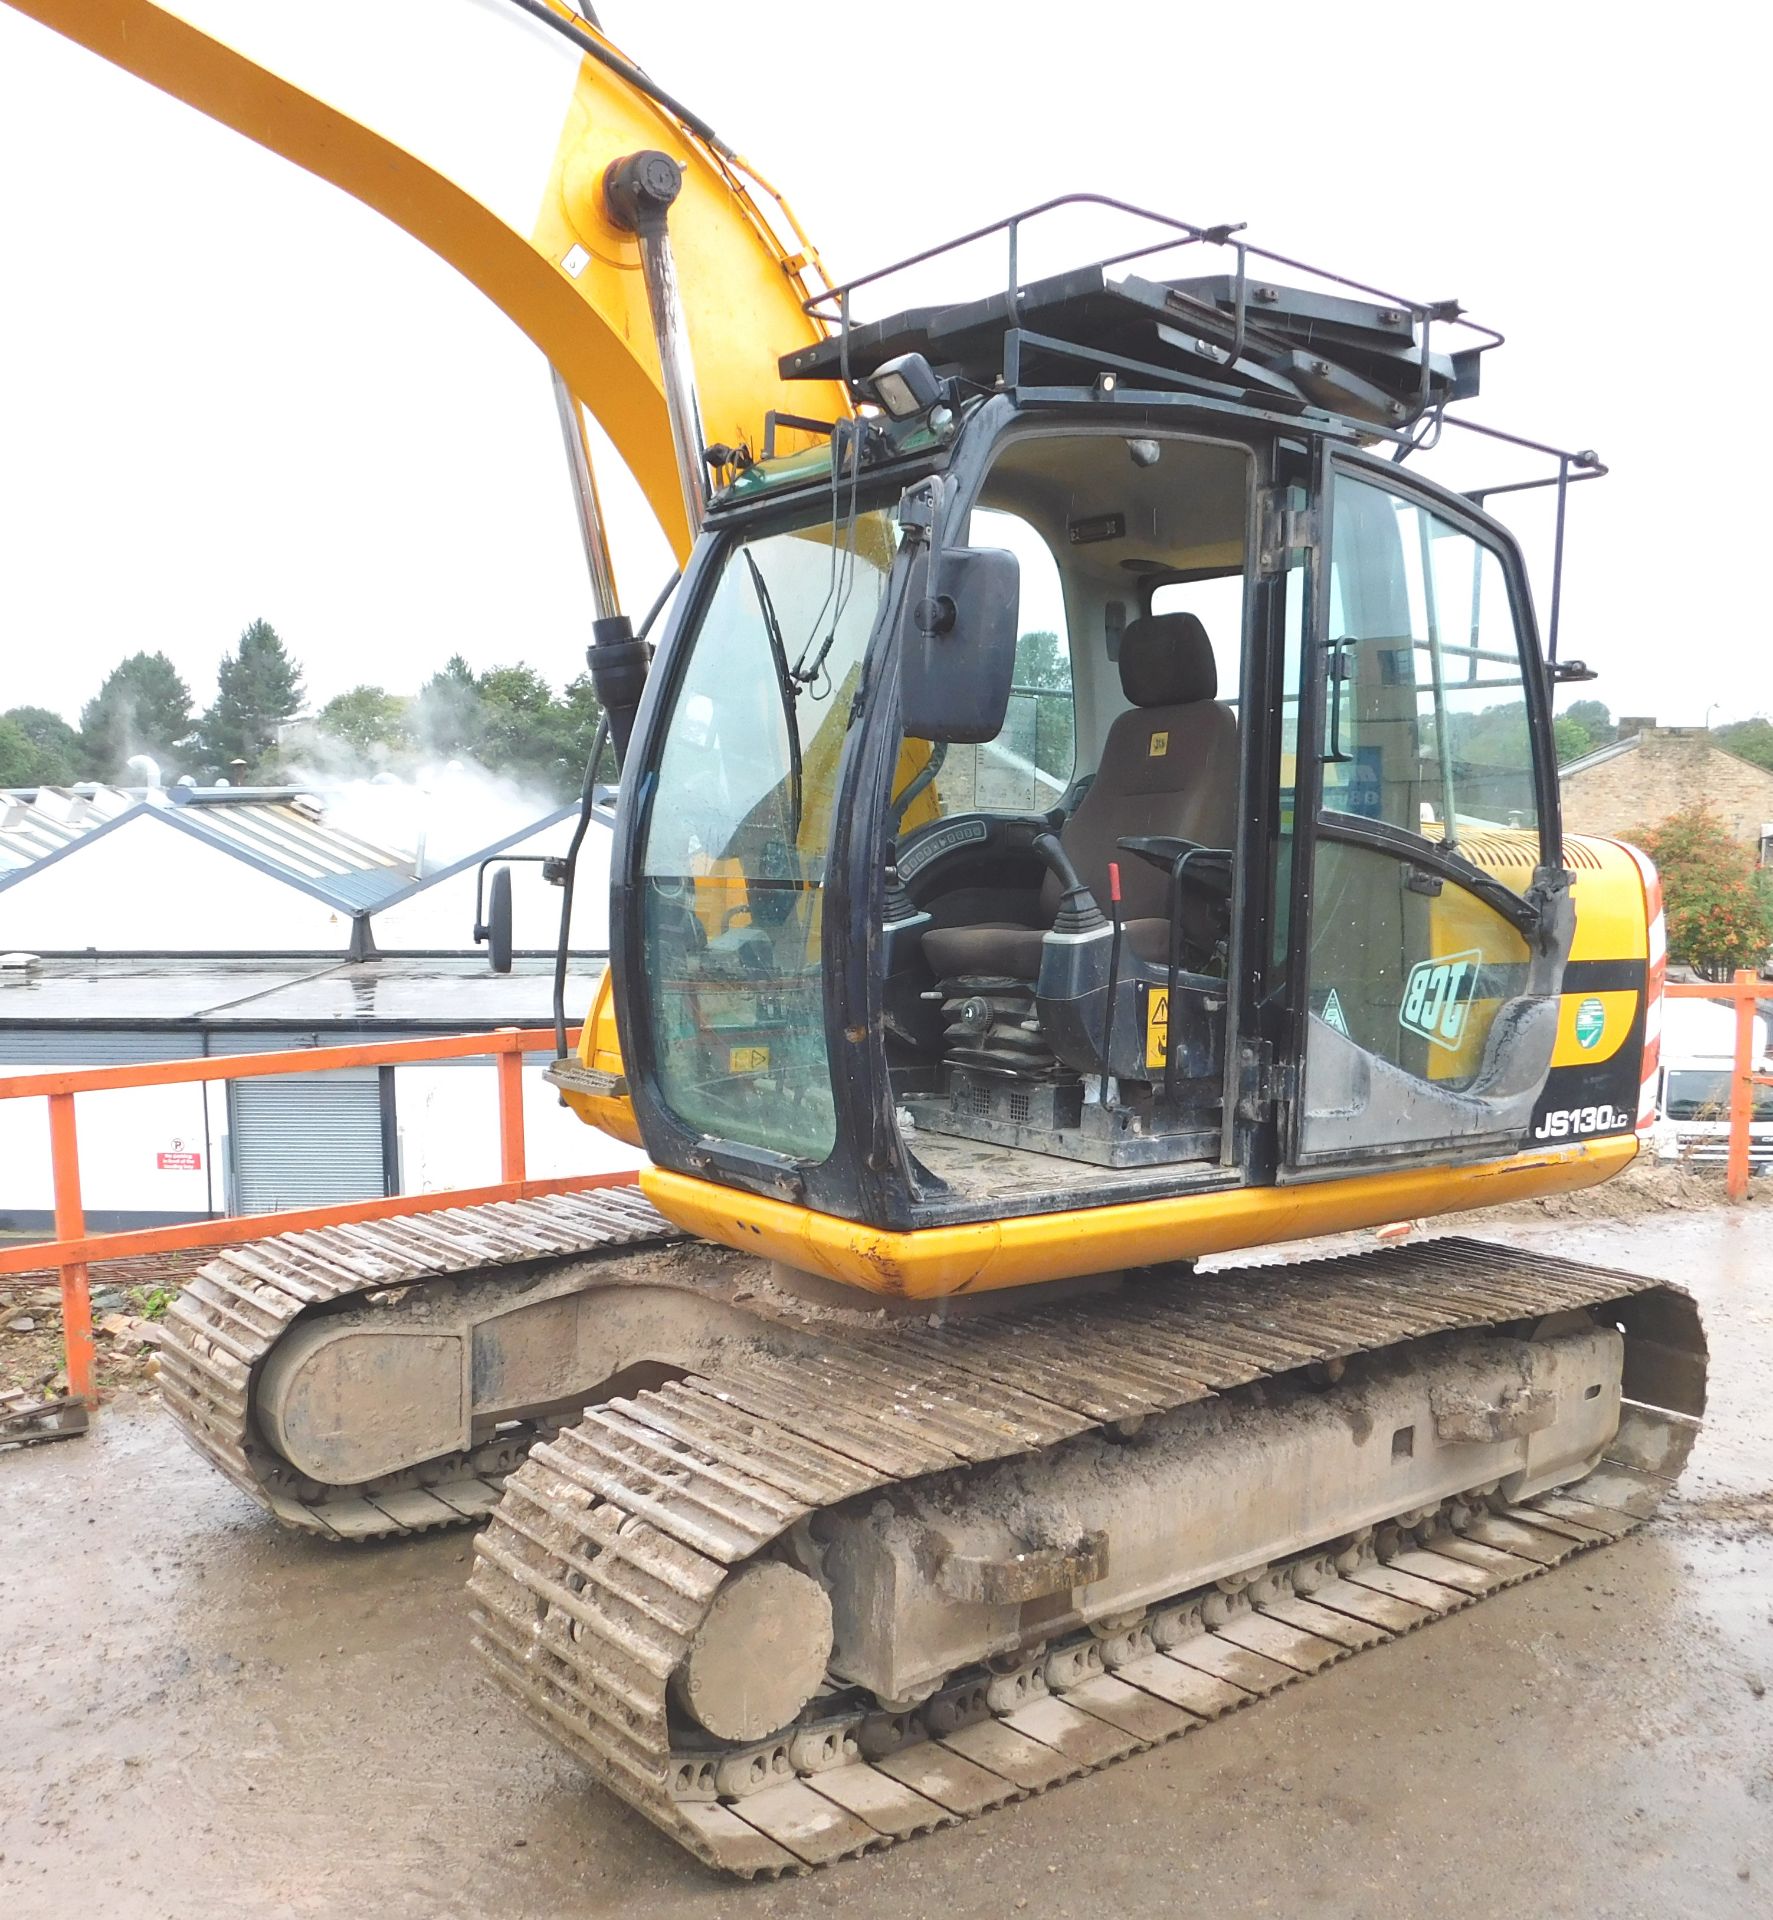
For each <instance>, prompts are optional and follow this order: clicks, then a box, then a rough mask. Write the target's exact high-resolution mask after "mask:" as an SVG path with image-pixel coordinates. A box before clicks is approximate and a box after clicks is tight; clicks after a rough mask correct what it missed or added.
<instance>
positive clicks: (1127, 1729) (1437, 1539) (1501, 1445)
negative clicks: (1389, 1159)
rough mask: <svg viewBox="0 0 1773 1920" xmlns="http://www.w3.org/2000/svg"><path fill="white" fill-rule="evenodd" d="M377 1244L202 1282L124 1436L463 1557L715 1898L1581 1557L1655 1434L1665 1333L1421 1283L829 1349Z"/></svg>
mask: <svg viewBox="0 0 1773 1920" xmlns="http://www.w3.org/2000/svg"><path fill="white" fill-rule="evenodd" d="M501 1216H502V1217H501ZM399 1234H400V1235H402V1236H416V1237H409V1238H407V1239H406V1240H405V1243H404V1245H401V1244H400V1243H398V1242H392V1241H390V1239H389V1238H387V1237H385V1230H384V1229H382V1228H379V1227H378V1228H375V1229H343V1230H332V1233H331V1234H330V1235H329V1234H328V1233H324V1232H323V1233H319V1234H311V1235H301V1236H291V1237H289V1238H288V1239H286V1240H282V1241H276V1242H269V1243H265V1244H263V1245H261V1246H260V1247H258V1248H249V1249H242V1250H239V1251H237V1252H235V1253H230V1254H228V1255H225V1256H223V1258H222V1259H221V1260H218V1261H217V1262H215V1263H214V1264H212V1266H211V1267H210V1268H209V1269H208V1270H207V1271H206V1273H205V1275H204V1276H202V1277H201V1278H200V1279H199V1280H198V1281H196V1282H194V1283H193V1285H192V1287H191V1288H190V1289H189V1290H188V1293H187V1295H186V1299H185V1301H184V1302H183V1303H182V1304H181V1307H180V1308H179V1309H178V1310H177V1317H176V1320H175V1321H174V1322H173V1341H172V1344H171V1346H170V1347H169V1350H168V1355H167V1374H166V1383H167V1390H168V1399H169V1403H170V1404H171V1405H172V1406H173V1408H174V1411H175V1413H176V1414H177V1415H178V1417H179V1419H180V1421H181V1424H183V1425H184V1426H185V1428H186V1430H187V1432H188V1433H189V1434H190V1435H191V1437H192V1438H193V1439H194V1440H195V1441H196V1442H197V1444H198V1445H199V1446H200V1447H202V1449H203V1450H204V1451H205V1452H206V1453H207V1454H208V1455H209V1457H210V1458H211V1459H213V1460H215V1461H216V1462H217V1463H218V1464H220V1465H222V1466H223V1467H224V1468H225V1469H226V1470H227V1471H229V1472H230V1473H231V1475H232V1476H233V1477H234V1478H235V1479H236V1481H237V1482H239V1483H240V1484H242V1485H244V1486H246V1487H248V1489H249V1490H250V1491H252V1492H253V1493H254V1494H255V1497H257V1498H259V1499H260V1500H261V1501H263V1502H264V1503H265V1504H266V1505H267V1506H268V1507H270V1508H271V1510H272V1511H273V1512H274V1513H276V1514H277V1517H278V1518H279V1519H281V1520H283V1521H284V1522H285V1523H287V1524H291V1525H297V1526H302V1527H306V1528H309V1529H311V1530H314V1531H318V1532H323V1533H327V1534H333V1535H337V1536H339V1537H341V1538H346V1539H351V1538H365V1537H370V1536H373V1535H375V1534H378V1533H391V1532H399V1531H411V1530H417V1529H421V1528H424V1527H429V1526H438V1525H449V1524H461V1523H463V1522H466V1521H470V1520H475V1519H480V1518H483V1517H485V1516H486V1515H487V1514H488V1513H489V1512H490V1513H491V1516H492V1517H491V1521H490V1524H489V1525H488V1526H487V1527H486V1529H485V1531H484V1532H483V1533H482V1534H481V1535H480V1537H479V1539H478V1541H477V1544H476V1567H475V1572H474V1575H473V1578H472V1581H471V1593H472V1597H473V1603H474V1617H475V1624H476V1644H477V1645H478V1646H479V1648H480V1649H481V1651H482V1653H483V1654H484V1656H485V1657H486V1659H487V1661H488V1663H489V1666H490V1668H491V1671H492V1673H493V1674H494V1675H495V1677H496V1678H497V1679H498V1680H499V1681H500V1682H501V1684H502V1685H503V1686H504V1687H505V1688H506V1689H507V1690H508V1691H509V1692H510V1693H511V1694H512V1695H513V1696H514V1698H515V1699H516V1700H517V1702H518V1703H519V1704H520V1705H521V1706H522V1707H523V1708H524V1709H525V1711H526V1712H527V1713H528V1714H529V1715H530V1716H531V1717H532V1718H533V1719H534V1720H535V1721H536V1722H537V1724H538V1725H539V1726H540V1727H541V1728H542V1729H543V1730H544V1731H545V1732H547V1733H548V1734H549V1735H550V1737H552V1738H554V1739H555V1740H557V1741H559V1742H560V1743H562V1744H563V1745H565V1746H566V1747H567V1748H568V1749H569V1750H570V1751H572V1752H573V1753H574V1754H575V1755H576V1756H577V1757H578V1758H580V1759H581V1760H582V1761H583V1762H584V1763H585V1764H586V1765H587V1767H588V1768H589V1769H590V1770H591V1771H592V1772H593V1773H594V1774H595V1775H596V1777H597V1778H599V1779H600V1780H602V1781H603V1782H604V1783H605V1784H606V1785H608V1786H610V1787H612V1788H613V1789H614V1790H615V1791H616V1792H618V1793H620V1794H621V1795H622V1796H623V1797H624V1798H625V1799H627V1800H628V1801H630V1802H631V1803H632V1804H633V1805H635V1806H637V1807H638V1808H639V1809H640V1810H641V1811H642V1812H644V1813H645V1814H646V1815H647V1817H648V1818H649V1819H651V1820H653V1821H654V1822H656V1823H657V1824H658V1825H659V1826H661V1827H662V1828H664V1829H665V1830H666V1831H667V1832H669V1833H670V1834H672V1835H673V1837H675V1838H676V1839H677V1840H679V1841H680V1842H681V1843H682V1844H683V1845H684V1846H686V1847H687V1848H689V1849H690V1851H692V1852H693V1853H695V1854H696V1855H697V1856H698V1857H700V1858H701V1859H703V1860H704V1861H706V1862H708V1863H709V1864H711V1865H713V1866H716V1867H719V1868H722V1869H724V1870H726V1871H729V1872H733V1873H738V1874H745V1875H755V1874H766V1875H767V1874H776V1873H781V1872H787V1871H793V1870H799V1869H803V1868H805V1867H808V1866H814V1865H818V1864H821V1863H823V1862H824V1861H826V1860H829V1859H833V1858H837V1857H840V1856H843V1855H846V1854H851V1853H855V1852H860V1851H864V1850H867V1849H869V1848H873V1847H877V1846H881V1845H885V1844H887V1843H889V1842H890V1841H892V1840H894V1839H897V1838H900V1837H903V1836H904V1835H906V1834H909V1833H913V1832H917V1831H921V1830H924V1829H927V1828H930V1827H934V1826H939V1825H943V1824H946V1823H948V1822H951V1821H953V1820H957V1819H963V1818H967V1817H970V1816H972V1815H974V1814H976V1813H979V1812H983V1811H985V1810H986V1809H987V1808H989V1807H991V1806H994V1805H997V1804H999V1803H1001V1802H1002V1801H1004V1800H1008V1799H1012V1798H1016V1797H1019V1796H1021V1795H1023V1794H1026V1793H1029V1792H1033V1791H1037V1790H1040V1789H1042V1788H1044V1787H1046V1786H1048V1785H1051V1784H1053V1783H1055V1782H1056V1781H1058V1780H1061V1779H1063V1778H1065V1777H1067V1776H1069V1775H1070V1774H1073V1773H1076V1772H1079V1771H1083V1770H1087V1769H1089V1768H1091V1767H1095V1766H1098V1765H1101V1764H1104V1763H1105V1762H1107V1761H1108V1760H1112V1759H1115V1758H1118V1757H1120V1756H1121V1755H1123V1754H1127V1753H1131V1752H1134V1751H1137V1750H1139V1749H1140V1748H1142V1747H1145V1746H1149V1745H1151V1744H1153V1743H1155V1742H1157V1741H1160V1740H1165V1739H1169V1738H1173V1737H1175V1736H1177V1735H1179V1734H1181V1733H1183V1732H1187V1731H1190V1730H1192V1729H1194V1728H1196V1727H1198V1726H1200V1725H1202V1724H1203V1723H1204V1722H1205V1721H1207V1720H1209V1719H1213V1718H1216V1717H1218V1716H1219V1715H1220V1714H1222V1713H1224V1712H1227V1711H1230V1710H1231V1709H1233V1708H1234V1707H1237V1706H1241V1705H1245V1704H1247V1703H1248V1702H1250V1701H1251V1700H1253V1699H1255V1698H1257V1697H1259V1696H1261V1695H1263V1694H1266V1693H1268V1692H1271V1691H1273V1690H1274V1689H1275V1688H1277V1687H1279V1686H1282V1685H1285V1684H1289V1683H1290V1682H1291V1681H1292V1680H1294V1679H1296V1678H1299V1677H1301V1676H1302V1675H1304V1674H1307V1673H1311V1672H1315V1671H1317V1670H1318V1669H1319V1668H1320V1667H1322V1666H1325V1665H1328V1664H1330V1663H1331V1662H1333V1661H1335V1660H1339V1659H1341V1658H1343V1657H1345V1656H1346V1655H1348V1654H1350V1653H1353V1652H1357V1651H1360V1650H1362V1649H1363V1648H1365V1647H1367V1646H1370V1645H1373V1644H1377V1643H1378V1642H1380V1641H1382V1640H1384V1639H1387V1638H1390V1637H1392V1636H1393V1635H1395V1634H1397V1633H1399V1632H1403V1631H1407V1630H1408V1629H1410V1628H1411V1627H1414V1626H1416V1625H1420V1624H1423V1623H1425V1622H1426V1621H1427V1620H1429V1619H1433V1618H1437V1617H1439V1616H1440V1615H1441V1614H1444V1613H1446V1612H1449V1611H1452V1610H1454V1609H1456V1608H1459V1607H1462V1606H1465V1605H1468V1604H1470V1603H1471V1602H1472V1601H1473V1600H1475V1599H1478V1598H1481V1597H1483V1596H1484V1595H1485V1594H1487V1593H1489V1592H1492V1591H1495V1590H1497V1589H1498V1588H1500V1587H1502V1586H1506V1585H1510V1584H1514V1583H1515V1582H1517V1581H1519V1580H1522V1579H1526V1578H1528V1577H1530V1576H1531V1575H1533V1574H1535V1573H1537V1572H1540V1571H1542V1570H1544V1569H1545V1568H1546V1567H1548V1566H1550V1565H1554V1564H1556V1563H1557V1562H1558V1561H1560V1560H1562V1559H1564V1558H1566V1557H1567V1556H1568V1555H1569V1554H1571V1553H1574V1552H1577V1551H1580V1550H1582V1549H1584V1548H1586V1547H1588V1546H1592V1545H1598V1544H1602V1543H1604V1542H1605V1541H1607V1540H1610V1539H1612V1538H1616V1537H1617V1536H1618V1535H1620V1534H1621V1533H1623V1532H1625V1531H1628V1530H1629V1529H1630V1528H1632V1527H1634V1526H1635V1525H1637V1524H1638V1523H1639V1522H1640V1521H1641V1520H1642V1519H1644V1518H1645V1517H1647V1515H1648V1514H1649V1513H1650V1512H1651V1511H1653V1509H1654V1507H1655V1506H1656V1504H1657V1502H1658V1501H1659V1500H1660V1498H1661V1497H1662V1494H1663V1492H1664V1491H1665V1489H1666V1487H1667V1486H1668V1484H1669V1483H1670V1482H1671V1481H1672V1480H1673V1478H1674V1477H1675V1475H1676V1474H1678V1472H1679V1471H1680V1468H1681V1466H1682V1464H1683V1462H1684V1460H1685V1458H1686V1454H1687V1452H1688V1450H1689V1448H1690V1446H1691V1443H1692V1439H1693V1437H1694V1434H1695V1433H1696V1431H1697V1426H1698V1416H1699V1414H1700V1412H1701V1411H1702V1407H1703V1391H1704V1346H1703V1339H1702V1336H1701V1334H1700V1331H1699V1326H1698V1320H1697V1315H1696V1313H1695V1310H1694V1308H1693V1306H1692V1303H1691V1301H1690V1300H1689V1299H1688V1297H1687V1296H1686V1295H1685V1294H1684V1293H1682V1292H1681V1291H1679V1290H1678V1289H1675V1288H1671V1287H1668V1286H1664V1285H1659V1284H1652V1283H1650V1282H1647V1281H1644V1280H1641V1279H1638V1278H1636V1277H1634V1276H1631V1275H1628V1274H1622V1273H1614V1272H1608V1271H1604V1270H1598V1269H1593V1268H1588V1267H1583V1266H1579V1265H1576V1264H1574V1263H1571V1262H1566V1261H1560V1260H1556V1259H1551V1258H1546V1257H1544V1256H1540V1255H1537V1254H1534V1255H1527V1254H1523V1253H1518V1252H1514V1251H1511V1250H1508V1249H1505V1248H1501V1247H1496V1246H1490V1245H1485V1244H1482V1243H1478V1242H1472V1241H1465V1240H1455V1239H1448V1240H1440V1241H1432V1242H1425V1243H1423V1244H1421V1245H1419V1246H1413V1247H1405V1248H1398V1249H1392V1250H1388V1251H1385V1252H1379V1253H1371V1254H1364V1255H1359V1256H1350V1257H1346V1258H1340V1259H1330V1260H1315V1261H1309V1262H1305V1263H1301V1264H1296V1265H1289V1266H1270V1267H1259V1268H1249V1269H1241V1270H1238V1269H1232V1270H1225V1271H1221V1272H1217V1273H1214V1274H1212V1275H1200V1274H1195V1273H1191V1272H1190V1271H1189V1270H1187V1269H1186V1268H1164V1269H1148V1270H1144V1271H1142V1272H1140V1273H1137V1274H1132V1275H1126V1276H1120V1277H1117V1278H1114V1279H1110V1280H1107V1281H1103V1282H1098V1283H1094V1284H1092V1285H1090V1286H1088V1287H1086V1288H1083V1289H1081V1290H1080V1291H1078V1292H1077V1293H1075V1294H1074V1295H1073V1296H1072V1297H1069V1298H1066V1299H1063V1300H1059V1301H1054V1300H1053V1299H1052V1298H1051V1295H1050V1290H1043V1292H1044V1294H1045V1297H1042V1298H1040V1299H1039V1300H1038V1301H1034V1302H1030V1301H1029V1300H1026V1299H1020V1300H1019V1299H1017V1298H1015V1297H1013V1296H1011V1297H1008V1298H1007V1299H1005V1300H1002V1301H999V1302H998V1303H996V1304H995V1306H994V1309H993V1310H990V1311H982V1310H979V1309H978V1308H977V1307H976V1306H975V1307H971V1308H969V1307H968V1306H967V1305H966V1304H964V1303H961V1304H957V1305H955V1306H953V1307H951V1308H949V1309H946V1310H943V1311H938V1312H937V1313H935V1314H931V1313H930V1312H929V1311H928V1309H927V1304H926V1306H925V1307H924V1308H923V1309H922V1310H919V1311H917V1312H915V1313H913V1312H910V1311H906V1310H893V1309H891V1308H887V1309H879V1308H871V1309H869V1310H863V1309H858V1308H857V1307H855V1306H853V1305H847V1304H843V1305H832V1304H829V1303H828V1299H827V1298H821V1297H819V1296H818V1294H817V1292H816V1290H809V1289H805V1288H803V1287H801V1286H799V1285H798V1284H797V1283H795V1281H794V1280H793V1277H792V1276H788V1275H783V1274H779V1273H772V1272H771V1271H770V1269H769V1268H768V1267H767V1266H766V1265H765V1264H764V1263H763V1262H761V1261H758V1260H753V1259H747V1258H745V1257H743V1256H739V1255H735V1254H731V1253H728V1252H725V1251H723V1250H720V1249H716V1248H712V1247H709V1246H707V1245H705V1244H703V1243H700V1242H685V1241H682V1240H681V1239H679V1238H678V1237H677V1236H676V1235H675V1234H674V1232H673V1230H672V1229H671V1228H669V1227H668V1226H667V1225H666V1224H665V1223H664V1222H663V1221H662V1220H661V1219H659V1217H658V1216H657V1215H654V1214H652V1213H651V1210H650V1209H649V1208H648V1207H647V1206H646V1204H645V1202H644V1201H642V1200H640V1199H639V1197H638V1196H637V1195H634V1194H633V1193H631V1192H623V1191H620V1190H615V1191H608V1192H604V1193H590V1194H579V1195H574V1196H569V1197H562V1198H561V1199H559V1200H555V1201H539V1202H530V1203H513V1204H512V1205H511V1207H510V1208H509V1209H504V1208H482V1209H475V1210H471V1211H466V1212H463V1213H461V1214H458V1215H448V1214H443V1215H435V1216H431V1219H430V1221H429V1222H424V1221H410V1222H403V1223H401V1225H400V1228H399ZM548 1240H552V1242H553V1245H552V1249H551V1250H550V1249H548V1248H546V1247H544V1246H542V1245H541V1244H540V1243H541V1242H545V1241H548ZM470 1246H472V1247H474V1248H475V1249H476V1250H477V1252H478V1254H479V1264H478V1265H475V1266H472V1267H469V1266H467V1264H466V1258H465V1256H466V1254H467V1250H468V1248H469V1247H470ZM446 1247H448V1248H451V1249H453V1252H452V1253H451V1254H449V1255H448V1256H446V1255H445V1253H444V1249H445V1248H446ZM446 1257H449V1258H453V1259H455V1260H456V1261H457V1262H458V1270H457V1272H456V1273H455V1275H454V1276H453V1277H440V1276H439V1266H440V1263H441V1262H442V1261H443V1259H444V1258H446ZM426 1262H429V1265H428V1266H427V1265H426V1264H425V1263H426ZM500 1262H502V1263H503V1264H502V1267H501V1265H500V1264H499V1263H500ZM353 1269H354V1271H353ZM297 1289H300V1291H297ZM249 1327H256V1328H257V1329H258V1331H257V1332H256V1333H253V1334H249V1333H248V1331H247V1329H248V1328H249ZM224 1341H225V1342H227V1343H229V1344H231V1346H232V1347H233V1348H234V1349H236V1351H229V1350H228V1346H227V1345H224V1344H223V1343H224ZM255 1344H256V1351H255ZM374 1409H380V1413H379V1415H377V1416H376V1417H371V1415H372V1411H373V1410H374ZM427 1448H428V1449H430V1450H431V1451H430V1452H429V1453H428V1454H427V1453H425V1449H427ZM421 1455H423V1457H419V1456H421ZM526 1456H527V1457H526ZM520 1463H521V1464H520ZM501 1489H502V1493H501Z"/></svg>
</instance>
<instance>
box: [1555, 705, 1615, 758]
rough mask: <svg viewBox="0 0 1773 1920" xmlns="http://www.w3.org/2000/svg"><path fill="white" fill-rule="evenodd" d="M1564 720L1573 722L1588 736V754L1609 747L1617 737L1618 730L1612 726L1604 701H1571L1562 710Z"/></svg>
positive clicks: (1610, 715)
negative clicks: (1599, 748) (1598, 748)
mask: <svg viewBox="0 0 1773 1920" xmlns="http://www.w3.org/2000/svg"><path fill="white" fill-rule="evenodd" d="M1564 718H1565V719H1566V720H1574V721H1575V722H1576V724H1577V726H1579V727H1580V728H1581V729H1582V731H1583V732H1584V733H1586V734H1587V735H1588V737H1589V741H1590V743H1591V745H1590V748H1589V751H1590V752H1592V751H1593V750H1594V748H1595V747H1610V746H1611V745H1612V744H1613V742H1614V741H1615V740H1616V739H1618V737H1619V729H1618V728H1617V727H1616V726H1615V725H1614V724H1613V716H1612V714H1611V713H1609V712H1608V711H1607V703H1606V701H1604V700H1572V701H1571V702H1570V704H1569V705H1568V706H1567V707H1566V708H1565V709H1564Z"/></svg>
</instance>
